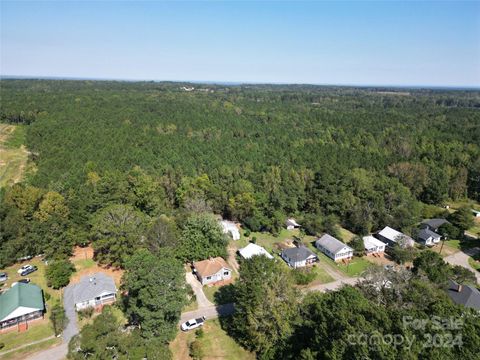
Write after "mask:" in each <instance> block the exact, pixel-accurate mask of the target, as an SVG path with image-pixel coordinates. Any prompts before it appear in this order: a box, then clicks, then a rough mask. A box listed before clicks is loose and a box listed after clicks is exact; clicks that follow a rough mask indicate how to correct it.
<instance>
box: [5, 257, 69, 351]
mask: <svg viewBox="0 0 480 360" xmlns="http://www.w3.org/2000/svg"><path fill="white" fill-rule="evenodd" d="M27 263H28V264H31V265H35V266H37V267H38V270H37V271H35V272H33V273H31V274H29V275H28V276H27V277H28V278H30V280H31V284H35V285H38V286H40V287H41V288H42V289H43V291H44V293H45V292H47V293H48V294H50V295H51V298H50V299H49V300H48V301H47V302H46V307H47V312H46V314H45V319H44V320H43V321H40V322H36V323H33V324H32V325H31V327H30V328H29V329H28V330H27V331H25V332H22V333H18V332H16V331H12V332H8V333H6V334H0V342H3V343H5V347H4V348H3V349H2V350H1V351H6V350H9V349H14V348H16V347H18V346H21V345H23V344H27V343H30V342H32V341H36V340H40V339H43V338H47V337H49V336H52V335H53V329H52V327H51V325H50V321H49V318H50V312H49V309H51V308H52V306H53V305H54V304H55V303H56V302H59V301H61V291H60V290H53V289H51V288H49V287H47V281H46V279H45V263H44V262H43V261H41V260H40V258H38V257H36V258H33V259H31V260H28V261H25V262H23V263H20V264H15V265H13V266H10V267H8V268H6V269H0V272H6V273H7V274H8V280H7V282H6V283H5V285H4V286H3V287H2V289H6V288H10V286H11V284H12V283H13V282H16V281H18V280H19V279H22V278H24V277H22V276H20V275H19V274H18V273H17V270H18V269H19V268H20V267H21V266H22V265H25V264H27ZM42 345H43V346H47V345H48V344H46V343H41V344H38V346H42ZM47 347H48V346H47ZM41 348H43V347H41Z"/></svg>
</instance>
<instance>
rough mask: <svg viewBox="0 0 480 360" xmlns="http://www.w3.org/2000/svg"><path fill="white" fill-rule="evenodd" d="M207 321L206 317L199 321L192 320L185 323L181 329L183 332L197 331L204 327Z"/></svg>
mask: <svg viewBox="0 0 480 360" xmlns="http://www.w3.org/2000/svg"><path fill="white" fill-rule="evenodd" d="M205 320H206V317H205V316H202V317H201V318H198V319H190V320H188V321H186V322H184V323H183V324H182V326H180V328H181V329H182V330H183V331H188V330H192V329H196V328H197V327H200V326H203V324H204V323H205Z"/></svg>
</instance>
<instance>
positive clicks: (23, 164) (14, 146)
mask: <svg viewBox="0 0 480 360" xmlns="http://www.w3.org/2000/svg"><path fill="white" fill-rule="evenodd" d="M23 142H24V128H23V127H22V126H14V125H7V124H0V187H4V186H6V185H13V184H15V183H17V182H19V181H20V180H22V178H23V176H24V173H25V170H26V168H27V160H28V151H27V150H26V148H25V146H24V145H23Z"/></svg>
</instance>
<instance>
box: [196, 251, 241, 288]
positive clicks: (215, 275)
mask: <svg viewBox="0 0 480 360" xmlns="http://www.w3.org/2000/svg"><path fill="white" fill-rule="evenodd" d="M193 268H194V272H195V274H196V275H197V278H198V280H199V281H200V282H201V283H202V285H207V284H214V283H217V282H219V281H223V280H230V279H231V277H232V269H230V267H229V266H228V264H227V262H226V261H225V260H223V259H222V258H221V257H215V258H210V259H207V260H202V261H195V262H194V263H193Z"/></svg>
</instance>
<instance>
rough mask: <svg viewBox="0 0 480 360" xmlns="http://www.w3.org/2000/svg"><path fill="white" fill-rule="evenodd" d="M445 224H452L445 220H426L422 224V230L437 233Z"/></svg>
mask: <svg viewBox="0 0 480 360" xmlns="http://www.w3.org/2000/svg"><path fill="white" fill-rule="evenodd" d="M444 224H450V222H449V221H448V220H445V219H439V218H436V219H425V220H423V221H422V223H421V224H420V229H429V230H431V231H433V232H437V231H438V229H439V228H440V226H442V225H444Z"/></svg>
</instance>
